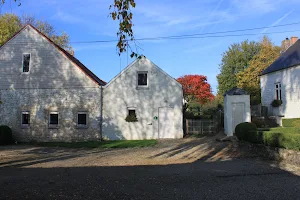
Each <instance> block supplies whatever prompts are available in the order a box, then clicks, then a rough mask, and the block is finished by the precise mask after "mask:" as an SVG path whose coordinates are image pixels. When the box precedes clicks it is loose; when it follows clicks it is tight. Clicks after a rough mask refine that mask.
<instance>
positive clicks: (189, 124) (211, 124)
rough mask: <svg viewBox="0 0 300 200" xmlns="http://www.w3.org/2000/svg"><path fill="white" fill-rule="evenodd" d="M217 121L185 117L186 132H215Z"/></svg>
mask: <svg viewBox="0 0 300 200" xmlns="http://www.w3.org/2000/svg"><path fill="white" fill-rule="evenodd" d="M218 127H219V123H218V122H217V121H216V120H213V119H212V120H208V119H205V120H204V119H186V134H188V135H191V134H201V135H211V134H214V133H217V131H218Z"/></svg>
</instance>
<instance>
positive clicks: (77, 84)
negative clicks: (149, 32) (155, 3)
mask: <svg viewBox="0 0 300 200" xmlns="http://www.w3.org/2000/svg"><path fill="white" fill-rule="evenodd" d="M105 85H106V83H105V82H104V81H102V80H101V79H99V78H98V77H97V76H96V75H95V74H93V73H92V72H91V71H90V70H89V69H88V68H86V67H85V66H84V65H83V64H82V63H81V62H80V61H79V60H77V59H76V58H75V57H73V56H72V55H71V54H69V53H68V52H67V51H65V50H64V49H62V48H61V47H59V46H58V45H56V44H54V43H53V42H52V41H51V40H50V39H49V38H47V37H46V36H45V35H43V34H42V33H40V32H39V31H38V30H37V29H35V28H34V27H33V26H31V25H27V26H25V27H23V28H22V29H21V30H20V31H19V32H18V33H16V34H15V35H14V36H13V37H12V38H10V39H9V40H8V41H7V42H6V43H5V44H3V45H2V46H1V47H0V102H1V103H0V125H1V124H2V125H8V126H10V127H11V128H12V130H13V136H14V138H15V139H16V140H18V141H30V140H36V141H83V140H100V139H102V138H104V139H150V138H180V137H182V136H183V130H182V99H183V95H182V87H181V85H180V84H179V83H177V82H176V80H175V79H173V78H171V77H170V76H169V75H167V74H166V73H165V72H163V71H162V70H161V69H159V68H158V67H157V66H155V65H154V64H153V63H152V62H150V61H149V60H148V59H146V58H145V57H142V58H139V59H137V60H136V61H134V63H133V64H131V65H130V66H129V67H127V68H126V69H125V70H124V71H123V72H121V73H120V74H119V75H118V76H117V77H116V78H114V79H113V80H112V81H111V82H109V83H108V84H107V85H106V86H105ZM128 116H129V118H130V117H131V118H132V117H133V118H134V119H136V118H137V120H134V121H136V122H128V120H127V121H126V120H125V119H127V118H128ZM102 119H103V120H102Z"/></svg>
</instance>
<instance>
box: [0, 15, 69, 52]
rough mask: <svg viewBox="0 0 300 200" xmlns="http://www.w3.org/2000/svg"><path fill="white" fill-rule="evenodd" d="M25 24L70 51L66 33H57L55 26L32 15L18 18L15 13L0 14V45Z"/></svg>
mask: <svg viewBox="0 0 300 200" xmlns="http://www.w3.org/2000/svg"><path fill="white" fill-rule="evenodd" d="M26 24H31V25H33V26H34V27H36V28H37V29H38V30H39V31H40V32H42V33H43V34H45V35H46V36H47V37H49V38H50V39H51V40H52V41H53V42H54V43H55V44H57V45H59V46H60V47H62V48H64V49H66V50H69V51H72V47H71V46H70V41H69V36H68V34H66V33H62V34H57V33H56V31H55V28H54V27H53V26H52V25H51V24H49V23H48V22H46V21H41V20H38V19H35V18H34V17H32V16H23V17H22V18H20V17H19V16H17V15H15V14H7V13H6V14H4V15H0V45H2V44H3V43H4V42H6V41H7V40H8V39H9V38H10V37H11V36H13V35H14V34H15V33H16V32H18V31H19V30H20V29H21V28H22V27H23V26H24V25H26Z"/></svg>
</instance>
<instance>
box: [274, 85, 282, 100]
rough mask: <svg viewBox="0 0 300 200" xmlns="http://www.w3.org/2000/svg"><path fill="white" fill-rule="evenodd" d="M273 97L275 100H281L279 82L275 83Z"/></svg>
mask: <svg viewBox="0 0 300 200" xmlns="http://www.w3.org/2000/svg"><path fill="white" fill-rule="evenodd" d="M275 99H276V100H282V96H281V83H275Z"/></svg>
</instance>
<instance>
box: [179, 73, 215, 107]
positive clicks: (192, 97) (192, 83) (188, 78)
mask: <svg viewBox="0 0 300 200" xmlns="http://www.w3.org/2000/svg"><path fill="white" fill-rule="evenodd" d="M177 81H178V82H179V83H180V84H181V85H182V87H183V93H184V97H185V99H186V100H187V101H188V102H191V101H195V102H198V103H200V104H204V103H207V102H210V101H211V100H213V99H214V95H213V94H212V92H211V87H210V84H209V83H208V82H207V78H206V76H202V75H185V76H182V77H179V78H178V79H177Z"/></svg>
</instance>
